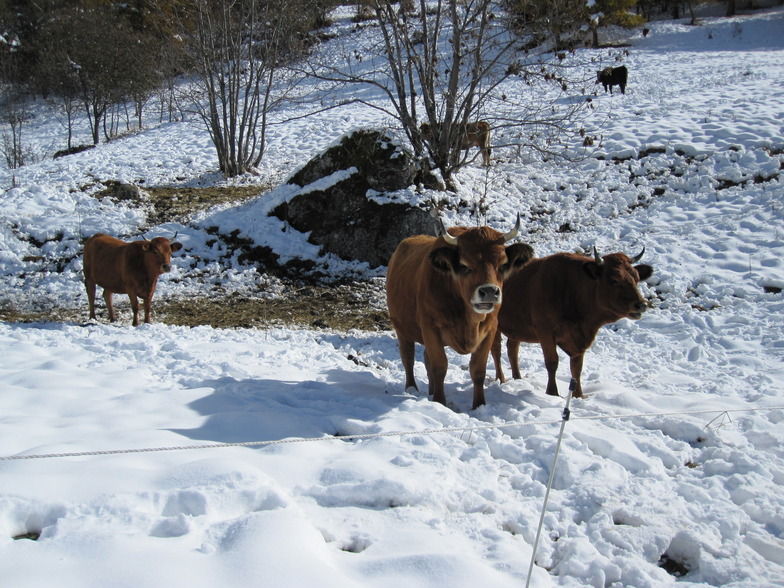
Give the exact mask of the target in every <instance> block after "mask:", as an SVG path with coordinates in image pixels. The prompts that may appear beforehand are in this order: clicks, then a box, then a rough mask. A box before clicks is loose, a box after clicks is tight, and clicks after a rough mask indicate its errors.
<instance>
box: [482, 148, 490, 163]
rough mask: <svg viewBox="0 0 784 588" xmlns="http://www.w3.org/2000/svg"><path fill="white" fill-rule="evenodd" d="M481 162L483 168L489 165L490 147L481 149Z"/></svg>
mask: <svg viewBox="0 0 784 588" xmlns="http://www.w3.org/2000/svg"><path fill="white" fill-rule="evenodd" d="M482 160H483V161H484V163H485V166H489V165H490V147H482Z"/></svg>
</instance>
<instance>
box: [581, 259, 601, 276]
mask: <svg viewBox="0 0 784 588" xmlns="http://www.w3.org/2000/svg"><path fill="white" fill-rule="evenodd" d="M583 271H584V272H585V273H586V274H588V277H589V278H591V279H592V280H598V279H599V276H601V275H602V266H600V265H599V264H598V263H596V262H595V261H586V262H585V263H584V264H583Z"/></svg>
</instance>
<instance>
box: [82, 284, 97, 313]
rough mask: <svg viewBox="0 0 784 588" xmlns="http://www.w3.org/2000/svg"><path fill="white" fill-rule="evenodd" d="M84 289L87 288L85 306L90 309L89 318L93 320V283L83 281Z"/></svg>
mask: <svg viewBox="0 0 784 588" xmlns="http://www.w3.org/2000/svg"><path fill="white" fill-rule="evenodd" d="M84 287H85V288H87V305H88V308H89V309H90V318H91V319H94V318H95V282H93V281H92V280H88V279H87V278H85V279H84Z"/></svg>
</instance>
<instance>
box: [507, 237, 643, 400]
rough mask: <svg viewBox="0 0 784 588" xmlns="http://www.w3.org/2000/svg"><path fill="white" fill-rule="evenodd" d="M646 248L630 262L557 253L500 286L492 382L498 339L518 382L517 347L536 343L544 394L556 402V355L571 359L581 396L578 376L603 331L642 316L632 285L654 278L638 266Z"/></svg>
mask: <svg viewBox="0 0 784 588" xmlns="http://www.w3.org/2000/svg"><path fill="white" fill-rule="evenodd" d="M643 253H645V248H643V250H642V251H641V252H640V254H639V255H637V256H636V257H634V258H631V259H630V258H629V257H627V256H626V255H624V254H623V253H611V254H609V255H605V256H604V257H603V258H602V257H600V256H599V254H598V252H597V251H596V248H594V257H593V259H592V258H590V257H586V256H583V255H576V254H572V253H556V254H555V255H550V256H548V257H543V258H539V259H534V260H532V261H531V262H530V263H528V265H526V266H525V267H524V268H522V269H521V270H520V271H519V272H517V273H515V274H514V275H513V276H511V277H510V278H509V280H508V281H506V282H505V283H504V305H503V307H501V311H500V312H499V314H498V333H497V335H496V337H495V341H494V342H493V350H492V351H493V361H494V363H495V370H496V376H497V377H498V379H499V380H501V382H503V381H504V373H503V370H502V369H501V333H503V334H504V335H506V336H507V338H508V341H507V352H508V355H509V363H510V364H511V366H512V377H514V378H516V379H519V378H520V367H519V364H518V360H517V353H518V351H519V349H520V342H521V341H525V342H526V343H539V344H540V345H541V346H542V351H543V352H544V363H545V367H546V368H547V394H552V395H554V396H558V386H557V385H556V383H555V372H556V370H557V369H558V350H557V349H556V347H560V348H561V349H563V350H564V351H565V352H566V353H567V354H568V355H569V358H570V367H571V374H572V378H573V379H574V380H575V382H576V386H575V388H574V392H573V395H574V396H575V397H576V398H580V397H582V395H583V391H582V386H581V384H580V374H581V373H582V369H583V356H584V355H585V352H586V351H587V350H588V348H589V347H590V346H591V344H592V343H593V341H594V339H595V338H596V333H597V332H598V331H599V328H600V327H601V326H603V325H607V324H610V323H614V322H615V321H617V320H619V319H622V318H630V319H634V320H637V319H639V318H641V317H642V313H643V312H645V310H646V304H645V300H644V299H643V297H642V296H641V295H640V292H639V290H638V289H637V283H638V282H639V281H641V280H645V279H647V278H649V277H650V276H651V274H652V273H653V268H652V267H651V266H649V265H633V264H635V263H637V262H638V261H639V260H640V258H641V257H642V254H643Z"/></svg>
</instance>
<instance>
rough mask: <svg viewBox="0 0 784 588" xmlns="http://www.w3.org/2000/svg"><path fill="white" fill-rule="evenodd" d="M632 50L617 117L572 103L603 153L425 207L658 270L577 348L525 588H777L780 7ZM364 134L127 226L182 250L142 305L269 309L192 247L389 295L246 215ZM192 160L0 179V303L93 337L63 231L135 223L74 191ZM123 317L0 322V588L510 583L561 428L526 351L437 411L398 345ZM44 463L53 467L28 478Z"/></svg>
mask: <svg viewBox="0 0 784 588" xmlns="http://www.w3.org/2000/svg"><path fill="white" fill-rule="evenodd" d="M648 26H649V28H650V29H651V32H650V34H649V35H648V36H647V37H644V38H643V37H642V35H637V36H635V37H634V38H633V39H632V43H633V44H632V47H631V48H630V50H629V55H628V57H626V58H625V62H624V63H625V64H626V65H627V67H628V68H629V71H630V78H629V86H628V88H627V93H626V95H625V96H624V95H619V94H618V93H617V92H616V94H615V95H614V96H610V95H609V94H603V93H600V94H599V95H598V96H597V97H596V98H595V101H596V102H597V103H598V104H600V105H601V108H600V109H598V111H597V114H596V116H595V119H594V123H595V124H596V125H597V128H598V125H599V123H600V122H601V123H603V124H604V126H602V127H601V129H600V130H599V133H600V134H601V137H602V139H601V142H600V144H598V145H597V147H596V151H594V152H592V153H590V154H589V156H588V157H586V158H584V159H582V160H578V161H576V162H574V163H570V164H566V163H564V162H563V161H558V160H553V161H549V162H543V161H534V160H528V159H524V157H526V156H525V155H524V154H517V153H515V152H513V150H512V149H495V150H494V152H493V156H494V162H493V165H492V167H491V169H490V170H489V171H488V170H485V169H484V168H481V167H478V166H469V167H468V168H466V169H464V170H463V171H461V172H460V173H459V174H458V176H457V177H456V181H457V184H458V186H459V191H458V193H457V194H456V195H455V196H454V198H455V199H456V200H457V201H462V202H465V203H467V205H466V206H463V207H462V208H459V209H458V211H457V212H454V211H453V212H450V213H448V214H447V215H446V219H447V222H448V223H451V224H456V223H462V224H476V223H477V222H481V223H487V224H490V225H492V226H494V227H496V228H499V229H504V230H508V228H510V227H511V225H512V224H513V222H514V219H515V216H516V213H517V212H518V211H521V212H522V213H523V215H524V217H525V218H528V219H530V220H529V222H528V223H527V226H525V227H524V234H523V236H522V238H523V239H524V240H526V241H527V242H530V243H531V244H532V245H533V247H534V248H535V250H536V252H537V254H538V255H546V254H549V253H553V252H555V251H560V250H575V249H581V250H584V251H588V250H590V248H592V247H593V246H594V244H595V245H596V246H597V247H598V248H599V250H600V251H601V252H605V253H608V252H611V251H618V250H623V251H626V252H633V253H637V252H638V251H639V250H640V249H641V248H642V247H643V246H644V247H645V248H646V251H645V256H644V261H645V262H646V263H649V264H651V265H652V266H653V267H654V276H653V277H652V278H651V279H649V280H648V281H647V282H646V283H644V284H642V285H641V291H642V292H643V294H644V295H645V296H646V298H648V299H650V300H651V301H652V305H653V308H652V309H651V310H649V311H648V312H647V313H646V314H645V316H644V318H643V319H641V320H640V321H636V322H632V321H628V320H622V321H619V322H618V323H616V324H615V325H612V326H608V327H606V328H604V329H602V330H601V331H600V333H599V336H598V337H597V340H596V342H595V344H594V346H593V347H592V348H591V350H590V351H589V352H588V354H587V355H586V362H585V363H586V365H585V368H584V372H583V386H584V389H585V392H586V398H585V399H575V400H573V401H572V403H571V419H570V420H569V421H568V422H567V423H566V424H565V426H564V437H563V442H562V446H561V451H560V456H559V459H558V464H557V469H556V471H555V475H554V477H553V488H552V492H551V494H550V498H549V503H548V506H547V510H546V512H545V516H544V528H543V532H542V540H541V542H540V544H539V546H538V551H537V554H536V565H535V566H534V570H533V576H532V578H531V585H532V586H535V587H547V586H635V587H658V586H662V585H668V584H673V583H675V582H678V583H679V584H681V585H683V586H735V587H741V586H743V587H752V586H753V587H755V588H756V587H760V586H782V585H784V565H782V562H783V561H784V490H783V487H784V449H782V448H783V447H784V401H783V400H782V384H783V383H784V361H783V360H784V300H783V299H782V294H781V293H780V292H778V293H775V292H768V291H766V287H767V288H768V289H770V288H771V287H774V288H781V287H782V285H784V261H783V260H784V234H783V232H782V227H783V226H784V224H782V221H783V220H784V218H783V217H784V206H783V205H782V202H784V199H783V198H782V196H784V188H783V187H782V171H781V170H782V167H784V155H782V151H784V34H782V32H783V31H784V9H782V8H781V7H778V8H775V9H771V10H769V11H759V12H756V13H753V14H748V15H739V16H737V17H734V18H704V19H702V22H701V25H700V26H696V27H690V26H687V25H686V24H685V23H684V22H683V21H661V22H654V23H650V24H649V25H648ZM351 34H359V33H351ZM600 53H602V52H601V51H598V52H597V54H600ZM591 90H593V89H591ZM381 116H382V115H381V114H379V111H378V110H376V109H371V108H367V107H362V106H360V105H358V104H353V105H351V106H349V107H346V108H345V109H344V110H335V111H330V112H327V113H323V114H321V115H319V116H315V117H310V118H299V119H296V120H294V121H293V122H289V123H287V124H285V125H279V126H276V127H274V129H273V132H272V133H271V135H270V146H269V148H268V151H267V155H266V156H265V159H264V161H263V162H262V165H261V169H260V176H259V177H257V178H240V179H239V180H237V182H238V183H243V182H244V183H253V182H259V186H260V190H259V191H260V197H259V198H257V199H253V200H251V201H249V202H247V203H246V204H244V205H241V206H237V207H229V208H226V207H224V208H223V209H215V210H211V211H208V212H205V213H202V214H201V215H198V216H197V218H195V219H193V220H192V222H190V223H184V224H179V223H167V224H166V225H163V226H160V227H153V228H152V229H148V230H147V233H148V234H164V235H169V234H172V233H173V232H174V231H179V237H178V240H181V241H182V242H183V244H184V245H185V251H184V253H182V254H181V255H177V256H175V257H174V261H173V264H174V265H175V269H174V271H173V272H172V273H171V274H169V275H167V276H164V277H163V278H162V279H161V281H160V283H159V292H158V294H156V296H158V297H160V298H165V297H170V298H177V297H182V296H203V295H209V294H210V293H211V292H212V289H213V288H214V287H215V285H216V284H218V283H219V284H220V285H221V286H222V287H224V288H228V289H237V290H242V291H244V292H247V293H251V294H252V295H254V296H271V297H274V296H275V294H276V287H279V285H277V284H276V283H275V280H274V279H272V278H269V277H267V276H264V275H262V274H261V273H260V272H259V271H257V270H256V269H255V268H253V267H249V266H242V265H240V264H239V263H238V262H236V260H233V261H232V262H231V265H230V266H229V267H227V266H226V265H225V262H223V261H221V259H222V257H223V254H224V253H225V252H223V251H220V250H219V246H217V245H208V243H209V242H211V241H210V238H209V236H208V234H207V232H206V229H207V228H208V227H213V226H218V227H220V228H222V229H223V230H225V231H226V232H230V231H232V230H234V229H240V232H241V234H242V235H243V236H244V237H248V238H251V239H252V240H254V241H255V242H256V243H257V244H259V245H266V246H269V247H272V249H273V250H274V251H275V252H276V253H278V254H280V255H282V256H283V259H284V261H285V259H286V258H290V257H304V258H311V259H313V260H314V261H316V262H317V264H319V265H320V266H321V267H323V268H324V269H325V270H326V271H328V272H330V273H333V274H347V275H349V274H356V275H358V276H363V277H373V276H383V273H384V268H379V269H377V270H371V269H370V268H368V267H367V265H366V264H361V263H356V262H347V261H344V260H340V259H338V258H335V257H332V256H327V257H323V256H319V253H318V248H316V247H314V246H312V245H310V244H309V243H307V240H306V235H302V234H299V233H297V232H296V231H293V230H291V228H290V227H288V228H287V229H286V230H282V223H281V222H280V221H278V220H277V219H275V218H274V217H272V218H271V217H268V216H267V213H268V212H269V210H271V209H272V208H273V207H274V206H275V205H276V204H277V203H280V202H281V201H283V200H285V199H286V198H290V197H291V196H292V195H293V194H294V193H296V192H297V191H298V190H299V188H298V187H296V186H287V185H285V184H284V182H285V180H286V179H287V178H288V177H290V175H291V174H292V173H293V172H294V171H296V169H298V168H299V167H300V166H301V165H302V164H303V163H304V162H305V161H307V160H308V159H309V158H310V157H312V156H314V155H316V154H318V153H320V152H321V151H323V149H324V148H326V147H327V146H329V145H331V144H334V142H335V141H336V139H337V138H338V137H339V136H340V135H341V134H343V133H346V132H350V131H351V130H354V129H356V128H360V127H363V126H383V125H385V124H387V122H388V121H385V120H383V119H382V118H381ZM57 125H58V123H57V122H56V120H55V119H54V118H52V117H50V116H47V115H46V114H45V110H41V111H40V114H39V115H38V116H36V118H35V119H34V120H33V121H32V122H31V123H30V128H29V129H28V131H27V132H28V134H27V135H26V137H27V139H28V140H30V141H33V142H34V145H35V147H36V149H37V152H38V153H40V154H45V153H51V152H53V151H54V150H56V149H58V148H61V146H59V145H54V144H53V141H54V139H53V137H59V136H62V130H61V129H58V127H57ZM85 134H86V132H85ZM575 148H576V147H575ZM216 168H217V163H216V158H215V155H214V152H213V151H212V147H211V145H210V143H209V139H208V137H207V136H206V133H205V132H204V130H203V129H201V128H200V127H199V125H198V124H197V123H196V121H185V122H179V123H170V124H164V125H158V126H154V125H151V126H149V127H148V128H145V129H144V130H141V131H139V132H137V133H135V134H132V135H128V136H126V137H124V138H122V139H118V140H115V141H113V142H111V143H108V144H105V145H100V146H99V147H97V148H95V149H93V150H89V151H85V152H82V153H79V154H75V155H72V156H69V157H65V158H61V159H57V160H52V159H51V158H50V157H49V158H45V159H44V158H42V159H41V161H40V162H39V163H35V164H31V165H28V166H25V167H23V168H20V169H18V170H14V171H9V170H3V171H2V172H0V185H2V186H3V188H4V190H5V191H4V193H3V194H2V196H0V199H1V200H0V202H1V203H2V213H0V221H1V222H0V272H2V276H3V279H2V281H1V282H0V301H1V303H2V304H3V305H4V306H14V307H18V308H22V309H29V310H41V309H43V310H45V309H48V308H52V307H53V306H56V305H62V304H72V305H73V306H74V307H80V308H83V309H84V315H85V319H86V315H87V302H86V296H85V293H84V288H83V285H82V283H81V280H80V270H81V246H80V239H81V237H82V236H84V235H89V234H91V233H93V232H96V231H103V232H107V233H111V234H116V235H119V236H123V237H135V236H138V234H139V231H140V230H141V229H142V228H146V227H144V223H145V214H144V211H139V210H135V209H134V208H132V207H130V206H125V205H122V204H112V203H110V202H108V201H103V202H99V201H98V200H96V199H95V198H94V197H93V196H92V193H93V192H94V191H96V190H97V189H98V188H99V187H100V186H97V181H99V180H109V179H111V180H118V181H124V182H130V183H134V184H137V185H141V186H157V185H182V186H200V185H210V184H212V183H215V182H220V181H221V180H220V178H219V177H218V176H217V174H216V173H215V169H216ZM346 173H350V172H346ZM332 179H333V180H334V179H336V178H332ZM327 181H329V180H327ZM262 185H266V186H278V185H279V187H277V188H274V189H272V190H271V191H269V192H267V193H265V194H262V193H263V192H266V191H267V189H266V188H262V187H261V186H262ZM307 189H308V187H305V188H303V190H307ZM414 196H415V194H414V193H413V192H411V191H406V192H404V193H403V195H402V197H403V198H405V199H408V198H412V197H414ZM480 204H481V205H482V206H481V207H480ZM482 207H483V208H482ZM480 208H482V210H486V211H487V212H486V214H477V213H476V212H475V211H476V210H477V209H480ZM567 225H568V227H569V230H559V227H562V226H567ZM196 260H198V262H197V261H196ZM191 267H195V268H196V269H197V270H198V271H191V269H189V268H191ZM117 298H118V299H122V298H123V297H122V296H118V297H117ZM129 322H130V320H129V318H128V312H127V307H126V309H125V313H123V311H122V306H120V321H119V322H118V323H117V324H115V325H109V324H107V323H106V322H105V320H104V319H100V320H99V321H97V322H88V323H84V324H77V323H58V322H39V323H30V324H24V323H8V322H6V323H1V324H0V354H1V355H0V356H1V357H2V359H1V360H0V374H1V375H2V376H1V377H2V380H1V381H2V393H1V394H0V448H2V450H1V451H0V457H2V458H3V459H2V460H0V577H2V578H3V583H4V584H5V585H9V586H40V585H49V586H55V585H56V586H58V587H64V588H67V587H70V586H73V587H77V586H78V587H80V588H83V587H85V586H107V585H112V586H156V585H164V584H165V585H166V586H170V587H178V586H188V587H189V588H192V587H199V586H204V587H215V586H230V585H238V584H245V585H276V586H316V585H318V586H340V587H341V588H344V587H350V586H374V587H375V586H379V587H386V586H390V587H391V586H395V587H397V586H401V585H405V586H410V587H415V588H416V587H433V586H454V587H461V586H498V587H505V586H510V587H511V586H521V585H524V583H525V581H526V577H527V573H528V566H529V562H530V560H531V555H532V549H533V544H534V538H535V536H536V531H537V525H538V521H539V517H540V513H541V510H542V505H543V499H544V495H545V491H546V485H547V482H548V478H549V477H550V473H551V468H552V464H553V458H554V452H555V447H556V444H557V441H558V431H559V429H560V424H561V412H562V410H563V407H564V399H563V398H553V397H548V396H545V394H544V388H545V384H546V373H545V371H544V367H543V362H542V357H541V351H540V350H539V349H538V348H537V347H535V346H524V347H523V349H522V350H521V357H520V364H521V370H522V372H523V379H522V380H517V381H511V382H507V383H505V384H503V385H500V384H498V383H497V382H493V381H489V380H488V382H487V391H486V393H487V400H488V404H487V405H486V406H484V407H481V408H479V409H477V410H470V403H471V384H470V381H469V378H468V358H467V357H465V356H459V355H457V354H454V353H451V352H450V355H449V357H450V370H449V373H448V376H447V387H446V394H447V399H448V401H449V407H443V406H441V405H438V404H436V403H433V402H431V401H429V400H428V399H427V396H426V394H423V393H421V394H412V393H411V391H406V390H404V389H403V382H404V375H403V371H402V367H401V365H400V360H399V356H398V350H397V344H396V340H395V338H394V335H393V333H391V332H364V331H358V330H354V331H348V332H333V331H329V330H313V329H306V328H285V329H284V328H268V329H213V328H211V327H206V326H202V327H195V328H185V327H176V326H169V325H165V324H162V323H160V322H154V323H153V324H150V325H143V326H140V327H138V328H132V327H130V326H129ZM419 354H420V355H419V358H420V359H421V349H420V350H419ZM416 369H417V372H416V373H417V377H418V379H419V381H420V382H424V381H425V373H424V367H423V366H422V363H421V361H419V362H418V363H417V368H416ZM567 371H568V370H566V368H565V365H563V362H562V367H561V369H560V370H559V380H560V381H559V387H560V388H561V390H566V387H567ZM489 372H490V374H492V369H490V370H489ZM423 388H424V386H423ZM247 443H251V444H250V445H248V444H247ZM216 444H232V445H227V446H216ZM51 454H76V455H71V456H69V457H45V458H44V457H36V456H42V455H51ZM25 457H33V458H32V459H22V458H25ZM9 458H10V459H9ZM31 532H35V533H40V538H39V539H38V540H37V541H31V540H26V539H18V540H14V539H13V537H16V536H19V535H22V534H25V533H31ZM662 556H666V557H665V558H664V559H665V560H668V561H670V562H675V563H676V564H678V566H679V567H680V569H681V571H682V572H684V573H685V575H683V576H675V575H673V574H671V573H670V572H669V571H668V570H667V569H665V567H664V566H660V565H659V562H660V560H662Z"/></svg>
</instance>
